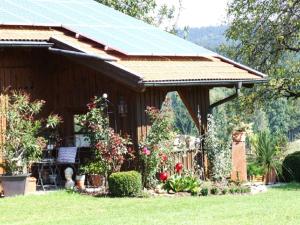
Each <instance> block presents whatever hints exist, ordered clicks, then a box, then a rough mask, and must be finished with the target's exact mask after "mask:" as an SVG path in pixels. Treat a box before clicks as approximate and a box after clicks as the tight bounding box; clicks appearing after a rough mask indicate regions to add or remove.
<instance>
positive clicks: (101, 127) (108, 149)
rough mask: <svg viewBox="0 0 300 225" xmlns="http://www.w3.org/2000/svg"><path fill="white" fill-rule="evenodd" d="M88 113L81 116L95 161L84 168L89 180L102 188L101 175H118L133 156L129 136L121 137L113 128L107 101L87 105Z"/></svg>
mask: <svg viewBox="0 0 300 225" xmlns="http://www.w3.org/2000/svg"><path fill="white" fill-rule="evenodd" d="M87 107H88V111H87V113H86V114H84V115H80V116H78V122H79V126H80V127H81V129H82V130H83V131H84V132H85V135H86V139H87V141H89V143H90V146H91V150H92V154H93V160H92V161H91V162H89V163H87V164H86V165H84V166H83V168H84V170H85V172H86V174H87V175H88V181H89V182H90V184H91V185H92V186H99V185H101V183H102V182H103V179H102V178H101V176H100V175H105V176H106V177H108V176H109V175H110V174H112V173H113V172H118V171H120V169H121V166H122V164H123V162H124V160H125V158H126V157H127V158H128V159H129V158H132V157H133V154H132V151H131V149H132V148H128V147H129V145H131V143H130V141H129V138H128V137H121V136H120V135H119V134H117V133H115V131H114V130H113V129H112V128H110V127H109V118H108V115H107V108H106V107H107V104H106V102H105V100H104V99H103V98H99V97H95V98H94V99H93V101H92V102H90V103H88V104H87Z"/></svg>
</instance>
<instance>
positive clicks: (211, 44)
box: [178, 26, 227, 51]
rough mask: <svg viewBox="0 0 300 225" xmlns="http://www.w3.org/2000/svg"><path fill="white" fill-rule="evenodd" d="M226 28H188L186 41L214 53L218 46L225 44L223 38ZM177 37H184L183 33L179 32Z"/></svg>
mask: <svg viewBox="0 0 300 225" xmlns="http://www.w3.org/2000/svg"><path fill="white" fill-rule="evenodd" d="M226 28H227V27H226V26H210V27H199V28H189V29H188V33H187V35H186V39H187V40H189V41H192V42H194V43H196V44H198V45H201V46H203V47H205V48H208V49H210V50H213V51H216V50H217V47H218V46H219V45H220V44H222V43H226V39H225V37H224V32H225V30H226ZM178 35H179V36H180V37H184V36H185V35H184V31H183V30H179V31H178Z"/></svg>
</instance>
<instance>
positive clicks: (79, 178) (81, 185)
mask: <svg viewBox="0 0 300 225" xmlns="http://www.w3.org/2000/svg"><path fill="white" fill-rule="evenodd" d="M84 182H85V175H76V186H77V187H78V188H79V189H81V190H84V189H85V185H84Z"/></svg>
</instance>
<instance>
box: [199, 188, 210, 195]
mask: <svg viewBox="0 0 300 225" xmlns="http://www.w3.org/2000/svg"><path fill="white" fill-rule="evenodd" d="M200 193H201V195H202V196H207V195H208V194H209V189H208V187H203V188H201V191H200Z"/></svg>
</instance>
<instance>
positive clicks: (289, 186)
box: [272, 182, 300, 191]
mask: <svg viewBox="0 0 300 225" xmlns="http://www.w3.org/2000/svg"><path fill="white" fill-rule="evenodd" d="M272 188H274V189H280V190H283V191H298V190H299V191H300V183H296V182H291V183H283V184H282V185H279V186H274V187H272Z"/></svg>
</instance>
